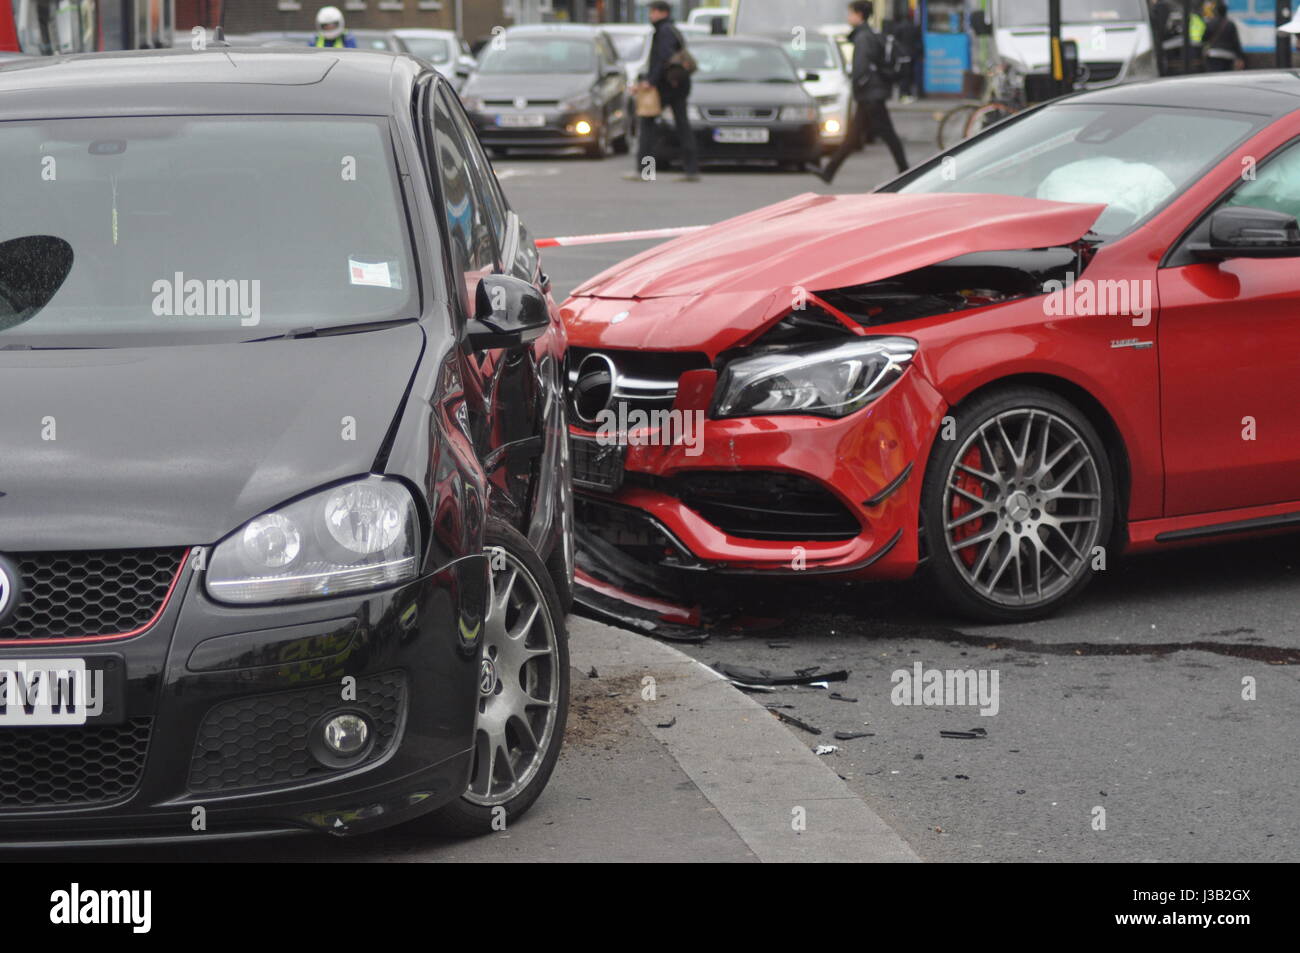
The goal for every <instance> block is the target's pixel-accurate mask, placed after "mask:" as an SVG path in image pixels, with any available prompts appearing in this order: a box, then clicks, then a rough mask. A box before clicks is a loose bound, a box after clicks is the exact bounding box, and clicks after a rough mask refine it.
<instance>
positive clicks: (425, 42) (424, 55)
mask: <svg viewBox="0 0 1300 953" xmlns="http://www.w3.org/2000/svg"><path fill="white" fill-rule="evenodd" d="M402 42H403V43H404V44H406V48H407V49H408V50H410V51H411V55H412V56H418V57H419V58H420V59H422V60H428V61H429V62H430V63H436V64H438V65H439V66H441V65H442V64H443V63H450V62H451V44H450V43H449V42H447V40H445V39H443V38H442V37H438V36H404V37H402Z"/></svg>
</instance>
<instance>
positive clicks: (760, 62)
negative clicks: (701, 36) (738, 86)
mask: <svg viewBox="0 0 1300 953" xmlns="http://www.w3.org/2000/svg"><path fill="white" fill-rule="evenodd" d="M691 53H692V54H693V55H694V56H695V60H696V62H697V63H699V71H698V72H697V73H696V74H695V76H694V77H693V78H694V80H695V82H697V83H699V82H704V83H726V82H733V83H734V82H741V83H761V82H781V83H797V82H799V76H798V74H796V73H795V70H794V64H793V63H792V62H790V58H789V57H788V56H786V55H785V54H784V53H783V52H781V48H780V47H777V46H767V45H766V44H764V45H762V46H760V45H758V44H748V43H693V44H691Z"/></svg>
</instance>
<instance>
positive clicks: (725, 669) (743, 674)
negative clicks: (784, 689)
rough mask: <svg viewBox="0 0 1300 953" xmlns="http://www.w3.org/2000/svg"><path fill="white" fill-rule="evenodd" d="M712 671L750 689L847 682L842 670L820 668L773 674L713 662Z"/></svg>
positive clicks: (759, 669)
mask: <svg viewBox="0 0 1300 953" xmlns="http://www.w3.org/2000/svg"><path fill="white" fill-rule="evenodd" d="M712 668H713V670H714V671H715V672H717V673H718V674H719V675H721V676H723V677H724V678H726V679H727V680H729V681H731V682H734V683H736V684H741V683H743V684H744V685H747V686H751V687H758V686H775V685H818V684H822V685H824V684H825V683H827V682H844V681H848V678H849V673H848V672H847V671H845V670H843V669H840V670H838V671H835V672H822V671H820V666H817V665H814V666H813V667H812V668H797V669H795V670H794V672H793V674H790V673H783V672H773V671H771V670H770V669H766V668H750V667H748V666H746V665H729V664H727V663H725V662H715V663H714V664H713V666H712Z"/></svg>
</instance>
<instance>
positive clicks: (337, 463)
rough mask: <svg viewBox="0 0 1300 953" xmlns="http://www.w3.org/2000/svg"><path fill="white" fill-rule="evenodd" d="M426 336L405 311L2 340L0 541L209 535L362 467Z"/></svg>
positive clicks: (98, 544)
mask: <svg viewBox="0 0 1300 953" xmlns="http://www.w3.org/2000/svg"><path fill="white" fill-rule="evenodd" d="M423 344H424V332H423V331H422V330H421V328H420V327H419V325H416V324H409V325H399V326H397V327H390V328H387V329H384V330H376V331H370V332H366V333H359V334H345V335H337V336H332V337H320V338H297V339H290V340H279V341H266V342H261V343H254V344H206V345H186V346H182V347H141V348H122V349H104V350H89V349H87V350H33V351H0V408H3V412H2V413H0V552H11V553H13V552H27V551H34V550H62V549H113V548H134V547H142V548H143V547H154V546H190V545H198V544H207V543H213V542H215V541H217V540H218V539H220V538H221V537H223V536H225V535H226V534H228V533H230V532H231V531H232V530H234V529H236V528H238V527H239V526H240V525H241V524H242V523H244V522H245V521H246V520H248V519H251V518H252V517H254V516H256V515H257V514H258V513H261V512H263V511H265V510H267V509H270V508H272V507H275V506H277V505H278V504H280V503H282V502H284V501H285V500H287V499H289V498H291V497H294V496H297V495H299V494H301V493H303V492H305V491H307V490H311V489H313V488H315V487H318V486H322V485H324V484H327V483H330V482H331V481H334V480H338V479H341V478H344V477H347V476H351V475H353V474H361V473H366V472H368V471H369V470H370V469H371V467H372V466H373V464H374V461H375V459H376V456H377V454H378V453H379V450H380V449H381V447H382V446H383V443H384V441H385V438H386V435H387V433H388V431H389V428H390V426H391V424H392V422H393V417H394V414H395V413H396V412H397V410H398V409H399V407H400V406H401V404H402V401H403V398H404V396H405V394H406V390H407V387H408V385H409V382H410V380H411V375H412V373H413V371H414V369H415V365H416V363H417V362H418V360H419V358H420V354H421V351H422V349H423ZM345 418H351V419H352V420H354V421H355V425H354V427H352V428H350V429H351V431H352V433H354V434H355V439H345V437H347V436H349V434H348V433H345V428H348V424H349V421H348V420H345ZM50 438H53V439H50Z"/></svg>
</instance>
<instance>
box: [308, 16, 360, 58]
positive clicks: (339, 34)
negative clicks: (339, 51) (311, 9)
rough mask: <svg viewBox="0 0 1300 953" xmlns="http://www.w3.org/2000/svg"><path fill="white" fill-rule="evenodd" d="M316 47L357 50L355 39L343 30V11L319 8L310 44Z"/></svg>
mask: <svg viewBox="0 0 1300 953" xmlns="http://www.w3.org/2000/svg"><path fill="white" fill-rule="evenodd" d="M311 45H312V46H316V47H327V46H332V47H346V48H347V49H349V50H355V49H356V48H357V41H356V38H355V37H354V36H353V35H352V34H351V33H348V32H347V31H346V30H344V28H343V11H342V10H340V9H339V8H338V7H321V8H320V10H319V11H317V13H316V36H315V38H314V39H313V40H312V42H311Z"/></svg>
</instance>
